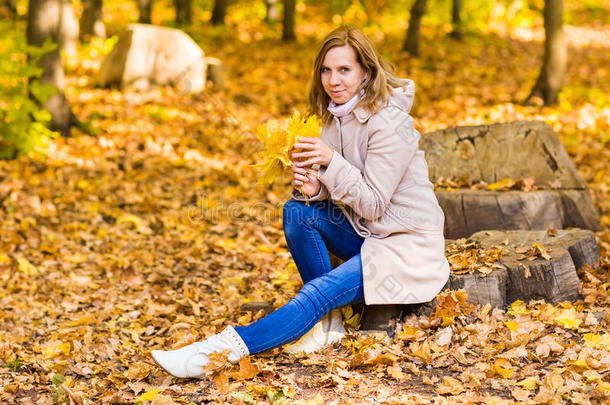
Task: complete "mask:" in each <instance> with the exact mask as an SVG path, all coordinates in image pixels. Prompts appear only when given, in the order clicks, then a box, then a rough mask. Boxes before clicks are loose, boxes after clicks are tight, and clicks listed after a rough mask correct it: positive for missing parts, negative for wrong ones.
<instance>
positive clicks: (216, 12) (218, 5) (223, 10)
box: [210, 0, 229, 25]
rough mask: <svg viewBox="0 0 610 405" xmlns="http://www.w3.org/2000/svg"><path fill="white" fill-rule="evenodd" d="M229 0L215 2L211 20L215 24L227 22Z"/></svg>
mask: <svg viewBox="0 0 610 405" xmlns="http://www.w3.org/2000/svg"><path fill="white" fill-rule="evenodd" d="M228 5H229V0H216V1H215V2H214V9H213V10H212V18H210V22H211V23H212V24H214V25H223V24H224V23H225V16H226V15H227V6H228Z"/></svg>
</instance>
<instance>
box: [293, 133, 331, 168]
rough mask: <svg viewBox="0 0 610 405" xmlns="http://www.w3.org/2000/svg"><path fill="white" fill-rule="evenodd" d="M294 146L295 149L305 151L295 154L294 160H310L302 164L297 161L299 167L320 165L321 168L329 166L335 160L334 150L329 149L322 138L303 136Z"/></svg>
mask: <svg viewBox="0 0 610 405" xmlns="http://www.w3.org/2000/svg"><path fill="white" fill-rule="evenodd" d="M297 141H298V142H297V143H295V144H294V147H295V149H303V150H302V151H300V152H294V153H293V154H292V158H293V159H295V158H309V159H307V160H304V161H302V162H299V161H296V160H295V162H294V164H295V165H297V166H299V167H305V166H311V165H313V164H316V163H317V164H319V165H320V166H328V164H329V163H330V160H331V159H332V158H333V152H334V151H333V150H332V149H331V148H329V147H328V146H327V145H326V144H325V143H324V142H323V141H322V140H321V139H320V138H310V137H307V136H301V137H299V138H298V139H297Z"/></svg>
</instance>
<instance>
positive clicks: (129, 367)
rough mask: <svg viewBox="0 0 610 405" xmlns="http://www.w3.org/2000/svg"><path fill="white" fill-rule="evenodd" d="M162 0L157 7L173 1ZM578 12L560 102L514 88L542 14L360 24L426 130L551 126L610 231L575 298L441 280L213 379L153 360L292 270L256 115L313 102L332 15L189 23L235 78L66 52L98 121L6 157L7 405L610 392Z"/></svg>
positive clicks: (592, 76)
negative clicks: (466, 21)
mask: <svg viewBox="0 0 610 405" xmlns="http://www.w3.org/2000/svg"><path fill="white" fill-rule="evenodd" d="M134 4H135V3H134ZM131 7H132V6H129V7H127V6H124V8H123V9H119V8H117V7H114V8H109V9H107V10H106V11H107V13H106V14H107V16H108V25H109V29H110V33H111V34H113V33H115V32H116V31H117V30H119V29H120V28H121V27H122V26H123V25H124V24H125V23H126V22H128V21H129V20H126V19H131V20H133V19H135V18H137V15H135V17H134V9H133V8H131ZM133 7H135V6H133ZM157 7H158V8H157V14H155V16H157V17H156V18H157V21H156V22H159V23H161V22H164V20H163V18H161V17H158V16H163V15H164V14H163V11H164V9H162V8H163V7H166V8H169V7H170V5H169V4H161V5H159V6H157ZM350 10H352V11H350ZM165 11H166V10H165ZM250 11H251V10H250ZM348 11H349V13H346V14H345V17H344V21H346V22H352V23H355V24H359V25H360V26H362V25H363V21H362V20H363V19H364V17H363V16H362V14H359V13H361V12H362V10H359V9H358V8H350V9H349V10H348ZM568 11H569V12H570V13H571V14H570V16H571V21H573V24H574V25H568V26H566V27H565V32H566V37H567V41H568V46H569V68H568V75H567V78H566V85H565V87H564V90H563V92H562V94H561V103H560V104H559V106H557V107H553V108H540V107H537V106H530V107H522V106H520V105H519V102H520V101H521V100H523V99H524V98H525V97H526V96H527V93H528V90H529V89H530V87H531V85H532V84H533V82H534V80H535V79H536V75H537V73H538V64H539V61H540V59H541V53H542V45H541V42H540V41H541V39H542V37H543V33H542V30H541V28H539V27H541V23H540V21H539V20H538V21H537V25H536V27H537V28H527V27H522V28H515V27H512V26H510V25H506V24H503V23H501V22H496V23H495V24H493V25H490V26H489V27H488V28H487V29H486V30H485V31H484V33H478V34H473V33H471V34H467V35H466V37H465V39H464V41H463V42H462V43H456V42H453V41H451V40H449V39H446V38H445V35H446V32H447V31H448V28H447V26H446V25H443V24H438V25H431V26H424V28H423V39H422V40H423V42H422V56H421V57H420V58H419V59H414V58H410V57H408V56H407V55H404V54H402V53H400V44H401V43H402V39H403V34H404V29H405V21H406V20H405V16H404V15H402V16H400V17H398V16H395V15H393V14H392V13H385V14H380V15H377V16H376V17H375V18H376V20H375V23H370V24H368V25H366V28H365V30H366V32H367V34H368V35H370V36H371V38H373V39H374V41H375V42H376V44H377V46H378V48H379V49H380V50H381V51H382V53H383V54H384V55H386V56H387V57H388V58H389V59H390V60H391V61H392V62H394V63H395V64H396V66H397V69H398V72H399V73H400V75H401V76H407V77H410V78H412V79H414V80H415V82H416V85H417V93H416V104H415V108H414V110H413V116H414V117H415V118H416V122H417V125H418V127H419V129H420V130H421V131H422V132H427V131H430V130H434V129H439V128H444V127H447V126H452V125H468V124H479V123H493V122H503V121H510V120H516V119H539V120H544V121H546V122H547V123H549V124H550V125H551V126H552V127H553V128H554V129H555V130H556V131H557V132H558V133H559V135H560V137H561V139H562V141H563V142H564V145H565V146H566V149H567V150H568V152H569V154H570V156H571V158H572V160H573V162H574V163H575V164H576V167H577V168H578V170H579V172H580V174H581V175H582V176H583V178H584V179H585V181H586V182H587V184H588V186H589V187H590V189H591V192H592V195H593V197H594V200H595V203H596V205H597V207H598V208H599V210H600V212H601V218H602V224H603V226H604V230H603V231H601V232H599V233H597V235H596V236H597V239H598V243H599V246H600V250H601V253H602V263H601V265H600V267H599V268H597V269H592V268H585V269H581V271H580V275H581V280H582V282H583V289H582V293H583V299H582V300H580V301H578V302H575V303H571V304H570V303H565V304H560V305H557V306H552V305H550V304H548V303H544V302H533V303H530V304H527V305H526V304H523V303H519V302H517V303H515V304H513V306H511V307H510V308H508V310H500V309H493V310H492V309H490V308H489V307H476V308H472V307H470V306H469V305H467V304H465V302H464V297H463V296H462V295H460V294H445V295H442V296H441V297H439V306H438V307H437V308H436V310H435V311H434V312H433V313H432V314H431V315H430V316H420V317H417V316H415V315H414V316H410V317H407V318H406V319H405V320H404V323H399V324H397V326H396V332H397V333H396V336H395V337H394V338H393V339H391V338H389V337H388V336H387V335H385V334H379V335H378V334H366V333H362V332H359V331H351V332H350V334H349V335H348V336H347V337H346V338H345V339H344V340H343V341H342V343H341V344H340V345H337V346H335V347H330V348H327V349H325V350H323V351H321V352H319V353H316V354H314V355H310V356H296V357H295V356H293V355H287V354H284V353H281V351H280V350H278V349H276V350H274V351H271V352H268V353H264V354H262V355H257V356H254V357H252V358H250V360H249V361H244V362H242V364H240V365H239V366H233V367H227V366H226V365H225V364H223V363H222V362H219V363H218V364H216V365H215V366H216V369H215V370H213V372H214V376H215V379H214V381H212V380H211V379H204V380H186V381H185V380H177V379H174V378H171V377H170V376H168V375H167V374H166V373H165V372H163V371H162V370H161V369H160V368H158V367H157V366H156V365H154V364H153V362H152V360H151V357H150V354H149V352H150V350H152V349H155V348H175V347H180V346H182V345H184V344H186V343H190V342H192V341H195V340H198V339H202V338H205V337H206V336H209V335H210V334H212V333H215V332H218V331H220V330H222V329H223V328H224V326H225V325H228V324H232V325H237V324H248V323H250V322H252V321H253V320H255V319H257V318H258V317H260V316H262V314H261V313H256V314H254V313H251V312H243V311H241V310H240V307H241V306H242V304H244V303H246V302H259V301H266V302H269V303H272V304H273V305H274V306H275V307H278V306H281V305H282V304H283V303H285V302H286V301H287V300H289V299H290V297H292V296H294V294H295V293H296V291H298V289H299V288H300V285H301V282H300V279H299V276H298V273H297V271H296V269H295V267H294V264H293V263H292V261H291V258H290V254H289V252H288V250H287V247H286V244H285V241H284V237H283V234H282V227H281V207H282V204H283V203H284V202H285V201H286V200H287V199H288V198H289V177H285V178H284V180H283V181H278V182H276V184H275V185H274V186H272V187H264V186H261V185H257V184H256V180H257V178H258V176H259V174H260V173H259V172H257V171H256V170H254V169H253V168H251V167H249V165H250V164H253V163H256V162H257V156H256V152H257V151H259V150H260V149H261V147H262V146H261V144H260V143H259V142H258V140H257V137H256V126H257V125H258V124H260V123H264V122H266V121H267V120H269V119H271V118H282V117H288V116H289V115H290V114H291V113H292V111H293V110H294V109H299V110H301V111H303V110H304V109H305V96H304V94H305V91H306V83H307V80H308V78H309V69H310V66H311V63H312V59H313V57H314V55H315V52H316V49H317V48H316V44H317V41H318V40H319V39H320V37H322V36H323V35H324V34H325V33H326V32H328V31H329V30H330V29H331V28H332V26H331V23H330V21H331V20H332V13H331V12H330V11H329V10H326V9H324V8H322V7H318V8H314V7H312V6H305V5H304V4H301V6H299V20H298V21H299V25H298V30H297V36H298V37H299V41H298V42H297V43H296V44H288V45H286V44H282V43H281V42H279V41H278V40H277V36H278V34H277V32H276V31H275V30H274V29H272V28H270V27H268V26H266V25H265V24H263V23H260V22H258V21H257V20H254V19H252V18H250V17H248V12H249V10H248V9H247V8H246V7H245V6H244V7H241V8H238V7H235V8H233V9H230V14H229V16H228V19H227V21H228V28H209V27H202V26H200V25H197V26H196V27H191V29H190V30H189V32H190V33H191V35H192V36H193V37H194V38H195V39H196V40H197V41H198V42H199V43H200V44H201V45H202V47H203V49H204V50H205V51H206V53H207V54H209V55H212V56H216V57H219V58H220V59H222V60H223V63H224V64H225V66H226V70H227V76H228V79H227V85H228V86H227V89H226V90H223V91H219V90H216V89H213V88H210V89H209V90H207V91H206V92H204V93H202V94H199V95H184V94H178V93H176V92H174V91H173V90H172V89H169V88H161V89H155V90H151V91H150V92H146V93H122V92H119V91H117V90H106V89H98V88H96V87H95V76H96V73H97V71H98V69H99V66H100V63H101V61H102V60H103V53H104V49H103V46H102V45H100V44H98V45H92V46H87V47H82V48H81V49H80V53H79V57H78V58H77V59H75V60H71V61H68V63H67V71H68V77H67V79H68V88H67V96H68V98H69V100H70V102H71V103H72V105H73V107H74V111H75V113H76V115H77V116H78V117H79V118H80V119H81V120H83V121H85V122H88V123H89V124H90V125H91V127H92V128H95V130H96V131H97V135H95V136H89V135H84V134H81V133H79V132H78V131H75V132H74V136H73V137H72V138H69V139H58V140H56V141H55V142H54V144H53V146H52V150H51V151H50V154H49V157H48V158H47V159H45V160H43V161H35V160H29V159H19V160H16V161H11V162H0V213H1V215H0V220H1V221H2V223H1V229H2V231H1V232H0V307H1V308H2V312H1V313H0V391H1V392H0V402H2V403H30V404H47V403H49V404H50V403H54V402H55V403H69V402H75V403H133V402H136V401H140V402H143V403H144V402H146V401H154V403H157V404H172V403H189V402H193V403H207V402H234V403H238V402H239V401H242V402H243V403H255V402H257V401H258V402H264V401H267V402H275V403H295V402H298V401H302V402H303V403H362V402H387V403H410V402H423V403H430V402H436V403H443V402H447V401H448V402H457V403H510V402H514V401H516V402H528V401H530V402H532V403H561V402H564V403H607V401H608V399H609V395H610V394H609V392H610V373H609V370H610V334H609V332H608V329H609V324H610V306H609V304H610V302H609V298H608V289H609V286H610V276H609V267H610V260H609V258H610V255H609V254H610V233H609V232H608V231H609V229H610V199H609V198H608V197H609V194H610V190H609V186H610V168H609V167H608V163H607V162H608V161H609V160H610V148H609V143H610V95H609V94H610V77H609V66H610V52H608V48H609V47H610V27H609V26H608V25H607V24H608V21H604V22H603V23H599V22H598V23H595V24H593V23H590V22H587V18H585V17H586V16H587V15H588V14H587V11H586V10H585V11H583V10H576V9H569V10H568ZM350 13H351V14H350ZM579 13H580V14H579ZM581 14H585V17H582V16H581ZM203 17H205V18H207V16H203ZM169 18H170V17H168V19H169ZM323 18H324V19H326V20H325V21H328V22H326V23H325V22H322V20H323ZM350 19H351V20H350ZM335 20H336V21H335V23H338V22H341V21H340V19H339V20H338V21H337V17H335ZM380 27H383V31H381V29H380ZM515 180H516V179H515Z"/></svg>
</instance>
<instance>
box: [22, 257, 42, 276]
mask: <svg viewBox="0 0 610 405" xmlns="http://www.w3.org/2000/svg"><path fill="white" fill-rule="evenodd" d="M17 266H18V269H19V271H20V272H22V273H25V274H27V275H30V276H33V275H36V274H38V273H40V271H39V270H38V268H37V267H36V266H34V265H33V264H32V263H30V261H29V260H28V259H25V258H23V257H18V258H17Z"/></svg>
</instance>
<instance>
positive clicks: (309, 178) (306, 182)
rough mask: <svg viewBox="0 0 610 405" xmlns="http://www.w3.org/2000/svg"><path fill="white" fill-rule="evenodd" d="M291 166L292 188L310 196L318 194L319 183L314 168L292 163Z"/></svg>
mask: <svg viewBox="0 0 610 405" xmlns="http://www.w3.org/2000/svg"><path fill="white" fill-rule="evenodd" d="M291 168H292V174H293V177H294V178H293V180H292V185H293V186H294V188H296V189H297V190H300V191H301V192H303V193H305V194H307V195H308V196H310V197H311V196H314V195H316V194H318V192H319V191H320V187H321V185H320V180H319V179H318V176H317V173H316V171H315V170H313V169H311V168H309V167H297V166H295V165H292V166H291Z"/></svg>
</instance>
